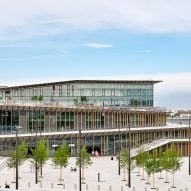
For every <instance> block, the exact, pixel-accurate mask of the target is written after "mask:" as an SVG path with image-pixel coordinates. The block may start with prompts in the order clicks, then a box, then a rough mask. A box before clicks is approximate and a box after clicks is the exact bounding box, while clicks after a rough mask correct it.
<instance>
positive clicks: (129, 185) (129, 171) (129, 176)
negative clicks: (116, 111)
mask: <svg viewBox="0 0 191 191" xmlns="http://www.w3.org/2000/svg"><path fill="white" fill-rule="evenodd" d="M130 128H131V114H130V115H129V127H128V131H129V159H128V162H129V165H128V167H129V168H128V187H129V188H131V130H130Z"/></svg>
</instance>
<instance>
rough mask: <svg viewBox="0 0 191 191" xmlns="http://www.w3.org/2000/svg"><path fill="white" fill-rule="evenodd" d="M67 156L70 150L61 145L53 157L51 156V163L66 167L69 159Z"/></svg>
mask: <svg viewBox="0 0 191 191" xmlns="http://www.w3.org/2000/svg"><path fill="white" fill-rule="evenodd" d="M69 155H70V149H69V147H68V146H67V145H66V144H64V145H61V146H60V147H59V148H58V149H57V150H56V151H55V153H54V156H53V159H52V161H53V163H54V164H55V165H56V166H59V167H61V168H62V167H64V168H65V167H66V166H67V165H68V158H69Z"/></svg>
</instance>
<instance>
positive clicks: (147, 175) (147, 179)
mask: <svg viewBox="0 0 191 191" xmlns="http://www.w3.org/2000/svg"><path fill="white" fill-rule="evenodd" d="M149 177H150V175H149V173H148V174H147V182H146V183H145V184H150V182H149Z"/></svg>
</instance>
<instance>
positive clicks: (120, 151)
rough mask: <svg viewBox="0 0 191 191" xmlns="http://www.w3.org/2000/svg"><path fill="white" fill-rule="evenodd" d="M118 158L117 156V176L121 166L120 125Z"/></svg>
mask: <svg viewBox="0 0 191 191" xmlns="http://www.w3.org/2000/svg"><path fill="white" fill-rule="evenodd" d="M118 136H119V156H118V174H119V175H120V174H121V167H120V166H121V164H120V162H121V161H120V160H121V159H120V154H121V139H120V125H119V135H118Z"/></svg>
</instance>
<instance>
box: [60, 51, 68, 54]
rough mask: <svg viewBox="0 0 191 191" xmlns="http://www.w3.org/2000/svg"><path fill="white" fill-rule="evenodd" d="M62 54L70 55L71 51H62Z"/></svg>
mask: <svg viewBox="0 0 191 191" xmlns="http://www.w3.org/2000/svg"><path fill="white" fill-rule="evenodd" d="M60 52H61V53H63V54H68V53H70V51H69V50H61V51H60Z"/></svg>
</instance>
